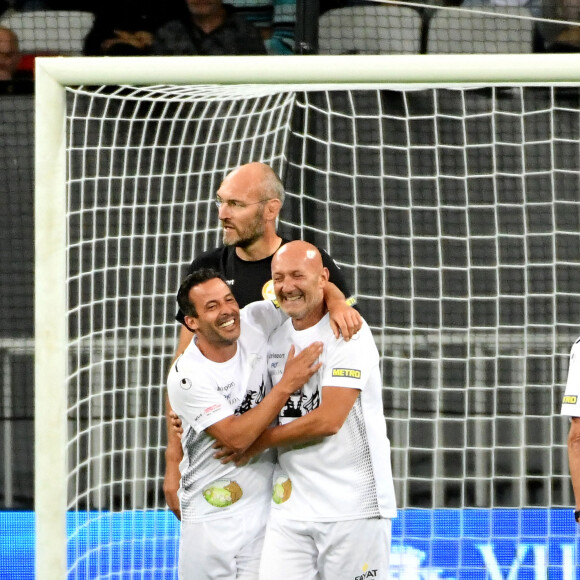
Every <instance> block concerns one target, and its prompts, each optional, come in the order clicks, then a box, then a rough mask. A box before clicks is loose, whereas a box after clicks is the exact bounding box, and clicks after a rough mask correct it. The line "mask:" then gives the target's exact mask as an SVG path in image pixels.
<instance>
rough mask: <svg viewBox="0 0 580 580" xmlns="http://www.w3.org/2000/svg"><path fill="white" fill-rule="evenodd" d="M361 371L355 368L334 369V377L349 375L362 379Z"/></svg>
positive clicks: (349, 376)
mask: <svg viewBox="0 0 580 580" xmlns="http://www.w3.org/2000/svg"><path fill="white" fill-rule="evenodd" d="M360 375H361V372H360V371H357V370H355V369H332V376H333V377H348V378H351V379H360Z"/></svg>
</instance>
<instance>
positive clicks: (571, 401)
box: [562, 395, 578, 405]
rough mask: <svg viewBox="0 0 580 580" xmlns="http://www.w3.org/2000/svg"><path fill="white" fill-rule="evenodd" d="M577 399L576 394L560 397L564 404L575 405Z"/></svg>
mask: <svg viewBox="0 0 580 580" xmlns="http://www.w3.org/2000/svg"><path fill="white" fill-rule="evenodd" d="M577 400H578V397H577V396H576V395H566V396H565V397H564V398H563V399H562V403H563V404H564V405H575V404H576V401H577Z"/></svg>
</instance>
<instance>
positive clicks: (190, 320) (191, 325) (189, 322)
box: [183, 316, 198, 332]
mask: <svg viewBox="0 0 580 580" xmlns="http://www.w3.org/2000/svg"><path fill="white" fill-rule="evenodd" d="M183 321H184V322H185V326H186V328H187V329H188V330H191V332H195V331H196V330H197V328H198V326H197V318H195V317H193V316H185V317H184V319H183Z"/></svg>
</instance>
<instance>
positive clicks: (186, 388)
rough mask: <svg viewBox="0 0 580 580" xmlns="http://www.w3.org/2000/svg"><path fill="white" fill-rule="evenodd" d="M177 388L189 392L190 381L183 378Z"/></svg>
mask: <svg viewBox="0 0 580 580" xmlns="http://www.w3.org/2000/svg"><path fill="white" fill-rule="evenodd" d="M179 386H180V387H181V388H182V389H183V390H184V391H189V389H191V380H190V379H188V378H187V377H183V378H182V379H181V380H180V381H179Z"/></svg>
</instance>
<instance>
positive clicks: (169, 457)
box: [163, 438, 181, 520]
mask: <svg viewBox="0 0 580 580" xmlns="http://www.w3.org/2000/svg"><path fill="white" fill-rule="evenodd" d="M175 440H176V441H177V442H178V443H179V440H178V439H177V438H176V439H175ZM179 450H180V451H181V445H179ZM174 451H175V444H173V446H172V443H171V442H170V443H169V444H168V445H167V451H166V452H165V479H164V480H163V493H164V495H165V501H166V502H167V507H168V508H169V509H170V510H171V511H172V512H173V513H174V514H175V517H176V518H177V519H178V520H181V508H180V505H179V498H178V497H177V490H178V489H179V484H180V482H181V474H180V473H179V462H180V461H181V459H180V456H179V455H175V453H174Z"/></svg>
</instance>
